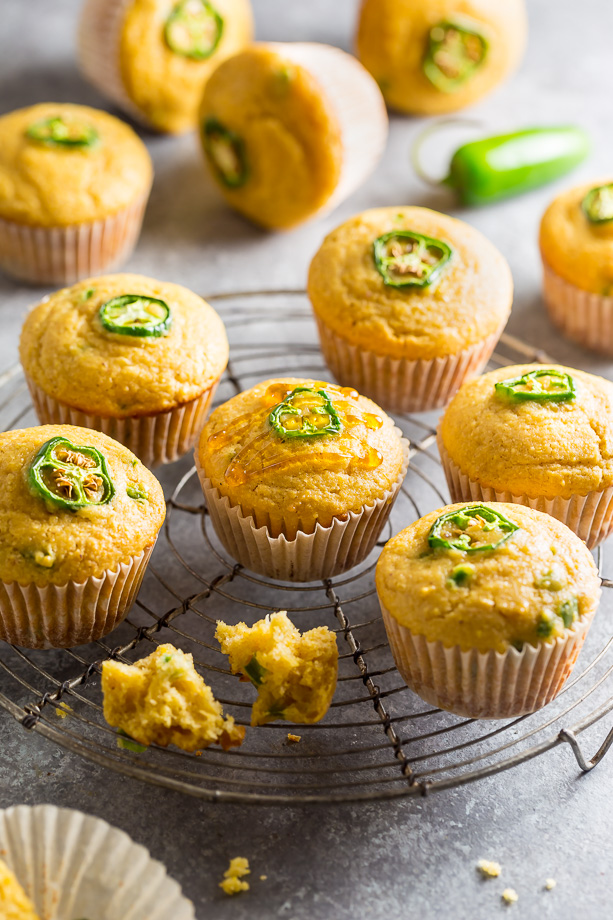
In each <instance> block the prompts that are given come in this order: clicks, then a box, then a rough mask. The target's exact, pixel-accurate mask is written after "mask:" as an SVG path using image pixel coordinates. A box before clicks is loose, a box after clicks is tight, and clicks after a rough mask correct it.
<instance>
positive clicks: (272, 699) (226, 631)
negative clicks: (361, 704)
mask: <svg viewBox="0 0 613 920" xmlns="http://www.w3.org/2000/svg"><path fill="white" fill-rule="evenodd" d="M215 637H216V638H217V640H218V641H219V643H220V645H221V650H222V652H223V653H224V655H228V656H229V659H230V667H231V669H232V672H233V673H234V674H241V675H242V677H243V679H245V680H250V681H251V683H252V684H253V686H254V687H255V688H256V689H257V691H258V698H257V700H256V701H255V703H254V704H253V708H252V710H251V724H252V725H264V724H266V722H274V721H275V720H276V719H285V720H286V721H288V722H302V723H310V722H319V721H320V719H323V717H324V716H325V714H326V713H327V711H328V709H329V707H330V703H331V702H332V697H333V696H334V690H335V688H336V678H337V672H338V648H337V645H336V636H335V635H334V633H333V632H331V631H330V630H329V629H328V627H327V626H318V627H317V628H316V629H311V630H309V631H308V632H305V633H304V634H303V635H301V634H300V631H299V630H298V629H297V628H296V627H295V626H294V624H293V623H292V621H291V620H290V619H289V617H288V616H287V613H286V612H285V611H284V610H282V611H280V612H279V613H273V614H270V615H269V616H267V617H266V618H265V619H263V620H258V622H257V623H254V625H253V626H251V627H249V626H247V625H246V624H245V623H237V625H236V626H228V625H227V624H226V623H222V622H219V623H218V624H217V630H216V632H215Z"/></svg>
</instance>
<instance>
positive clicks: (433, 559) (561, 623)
mask: <svg viewBox="0 0 613 920" xmlns="http://www.w3.org/2000/svg"><path fill="white" fill-rule="evenodd" d="M376 581H377V592H378V594H379V598H380V600H381V603H382V604H383V606H384V607H385V608H386V610H388V611H389V613H390V614H391V615H392V616H393V617H394V619H395V620H397V621H398V623H399V624H400V625H401V626H406V627H407V628H408V629H410V630H411V632H413V633H416V634H417V635H421V636H424V637H425V638H426V639H427V640H428V642H439V641H440V642H442V643H443V645H444V646H445V647H447V648H450V647H451V646H454V645H459V646H460V647H461V648H462V650H463V651H468V649H473V648H476V649H478V651H480V652H486V651H489V650H490V649H495V650H496V651H497V652H506V651H507V649H508V648H509V646H511V645H512V646H514V647H515V648H517V649H518V650H521V648H522V647H523V645H524V644H525V643H529V644H530V645H534V646H536V645H538V644H539V643H541V642H550V641H553V640H555V639H557V638H558V637H559V636H563V635H565V633H566V631H567V630H568V629H573V628H574V625H575V624H576V623H577V622H578V621H579V620H581V619H583V618H584V617H590V616H591V615H592V614H593V612H594V610H595V609H596V606H597V604H598V600H599V597H600V578H599V576H598V571H597V569H596V565H595V564H594V560H593V559H592V556H591V554H590V552H589V550H588V549H587V547H586V546H585V544H584V543H583V542H582V541H581V540H580V539H579V537H577V536H575V534H574V533H573V532H572V531H571V530H569V529H568V527H566V526H565V525H564V524H561V523H560V522H559V521H557V520H556V519H555V518H553V517H551V516H550V515H548V514H543V513H542V512H541V511H534V510H533V509H532V508H526V507H524V506H523V505H511V504H506V503H504V502H494V503H492V504H477V503H468V504H458V505H448V506H447V507H445V508H440V509H439V510H438V511H433V512H432V513H431V514H428V515H426V516H425V517H423V518H420V520H418V521H416V522H415V523H414V524H411V526H410V527H407V528H406V530H403V531H402V532H401V533H399V534H397V535H396V536H395V537H393V538H392V539H391V540H390V541H389V542H388V543H387V544H386V545H385V548H384V549H383V552H382V553H381V557H380V559H379V562H378V564H377V571H376Z"/></svg>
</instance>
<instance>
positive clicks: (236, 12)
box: [79, 0, 253, 134]
mask: <svg viewBox="0 0 613 920" xmlns="http://www.w3.org/2000/svg"><path fill="white" fill-rule="evenodd" d="M252 37H253V14H252V11H251V4H250V2H249V0H86V3H85V5H84V7H83V11H82V13H81V22H80V29H79V58H80V64H81V68H82V70H83V72H84V74H85V75H86V76H87V77H88V78H89V79H90V80H91V82H92V83H93V84H94V85H95V86H96V87H97V88H98V89H99V90H100V91H101V92H102V93H104V94H105V95H106V96H109V97H110V98H111V99H113V100H114V101H115V102H116V103H117V104H118V105H120V106H121V107H122V108H123V109H124V110H125V111H126V112H128V114H130V115H132V116H135V117H137V118H139V119H140V120H141V121H144V122H145V123H146V124H148V125H149V126H150V127H153V128H155V129H156V130H158V131H168V132H170V133H173V134H174V133H180V132H183V131H189V130H190V129H192V128H194V127H195V126H196V124H197V121H198V106H199V105H200V101H201V99H202V92H203V90H204V86H205V84H206V81H207V80H208V79H209V77H210V75H211V74H212V72H213V71H214V70H215V68H216V67H217V66H218V65H219V64H220V62H221V61H223V60H224V59H225V58H227V57H229V56H230V55H232V54H234V53H235V52H237V51H240V50H241V48H243V47H245V45H247V44H248V43H249V42H250V41H251V39H252Z"/></svg>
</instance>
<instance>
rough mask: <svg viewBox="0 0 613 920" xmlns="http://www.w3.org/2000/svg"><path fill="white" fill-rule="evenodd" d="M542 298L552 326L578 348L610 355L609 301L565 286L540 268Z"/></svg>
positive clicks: (612, 321)
mask: <svg viewBox="0 0 613 920" xmlns="http://www.w3.org/2000/svg"><path fill="white" fill-rule="evenodd" d="M543 294H544V297H545V303H546V305H547V311H548V313H549V316H550V317H551V320H552V322H553V323H555V325H556V326H558V327H559V329H560V330H561V331H562V332H563V333H564V335H566V336H568V338H569V339H572V340H573V341H574V342H577V343H578V344H579V345H583V346H584V347H585V348H592V349H593V350H594V351H599V352H601V353H603V354H606V355H613V297H603V296H601V295H600V294H591V293H590V292H589V291H584V290H582V289H581V288H578V287H576V286H575V285H574V284H569V283H568V281H565V280H564V279H563V278H561V277H560V275H558V274H556V272H554V271H552V270H551V269H550V268H549V266H548V265H547V264H545V263H544V264H543Z"/></svg>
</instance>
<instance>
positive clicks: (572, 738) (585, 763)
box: [558, 728, 613, 773]
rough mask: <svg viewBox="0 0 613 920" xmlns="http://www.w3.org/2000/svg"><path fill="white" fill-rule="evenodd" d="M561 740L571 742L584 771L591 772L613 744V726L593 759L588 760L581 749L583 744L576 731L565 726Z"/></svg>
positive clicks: (560, 736) (561, 733)
mask: <svg viewBox="0 0 613 920" xmlns="http://www.w3.org/2000/svg"><path fill="white" fill-rule="evenodd" d="M558 737H559V738H560V741H564V742H566V744H569V745H570V746H571V748H572V750H573V754H574V755H575V757H576V758H577V763H578V764H579V766H580V768H581V769H582V770H583V772H584V773H589V772H590V770H593V769H594V767H597V766H598V764H599V763H600V761H601V760H602V759H603V757H604V756H605V755H606V754H607V752H608V750H609V748H610V747H611V746H612V745H613V728H612V729H611V731H610V732H609V734H608V735H607V737H606V738H605V740H604V741H603V743H602V744H601V745H600V747H599V748H598V750H597V751H596V753H595V754H594V756H593V757H592V759H591V760H586V759H585V755H584V753H583V751H582V749H581V745H580V744H579V742H578V740H577V736H576V735H575V733H574V732H572V731H570V730H569V729H566V728H563V729H562V731H561V732H560V734H559V736H558Z"/></svg>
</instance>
